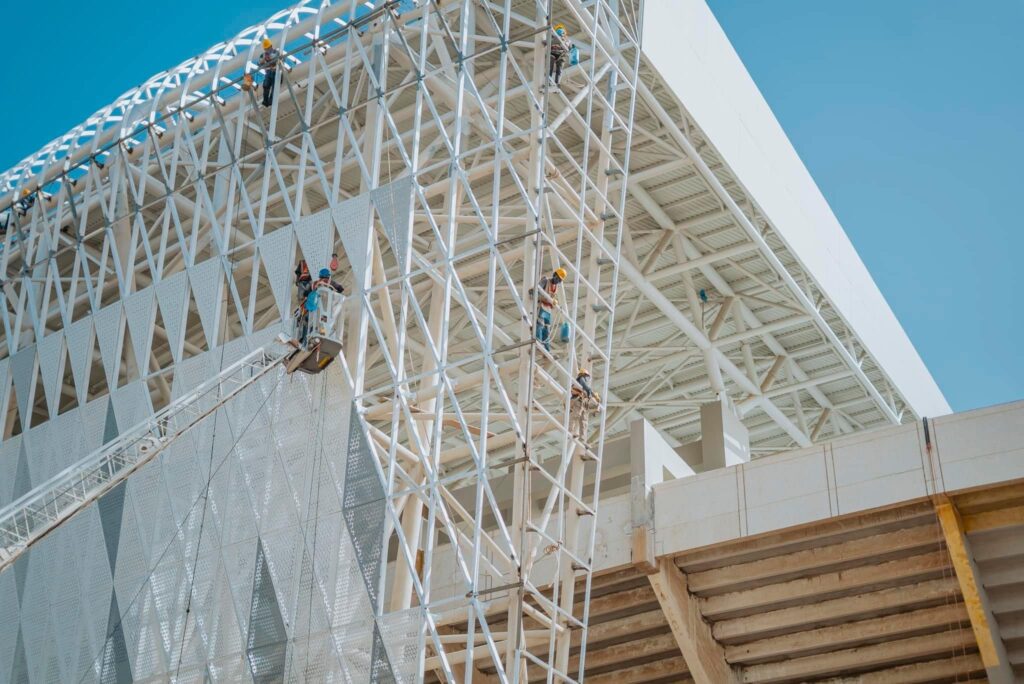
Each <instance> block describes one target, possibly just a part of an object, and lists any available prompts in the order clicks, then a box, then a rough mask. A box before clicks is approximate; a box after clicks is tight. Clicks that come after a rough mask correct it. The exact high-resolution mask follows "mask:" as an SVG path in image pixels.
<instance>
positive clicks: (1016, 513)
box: [962, 506, 1024, 533]
mask: <svg viewBox="0 0 1024 684" xmlns="http://www.w3.org/2000/svg"><path fill="white" fill-rule="evenodd" d="M962 523H963V531H964V532H965V533H966V532H983V531H985V530H994V529H998V528H1000V527H1013V526H1015V525H1024V506H1010V507H1009V508H999V509H996V510H994V511H982V512H981V513H971V514H969V515H964V516H963V518H962Z"/></svg>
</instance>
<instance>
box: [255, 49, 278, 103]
mask: <svg viewBox="0 0 1024 684" xmlns="http://www.w3.org/2000/svg"><path fill="white" fill-rule="evenodd" d="M279 58H280V54H279V53H278V51H277V48H275V47H274V44H273V43H272V42H271V41H270V39H269V38H264V39H263V54H262V55H260V61H259V66H260V68H261V69H263V74H264V75H263V106H264V107H269V106H270V105H272V104H273V103H274V84H275V82H276V81H277V60H278V59H279Z"/></svg>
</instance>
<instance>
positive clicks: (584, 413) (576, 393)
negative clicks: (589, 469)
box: [569, 367, 601, 444]
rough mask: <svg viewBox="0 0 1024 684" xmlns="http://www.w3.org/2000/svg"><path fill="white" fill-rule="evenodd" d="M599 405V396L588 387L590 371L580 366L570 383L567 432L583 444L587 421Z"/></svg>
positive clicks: (585, 437)
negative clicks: (570, 395) (570, 394)
mask: <svg viewBox="0 0 1024 684" xmlns="http://www.w3.org/2000/svg"><path fill="white" fill-rule="evenodd" d="M600 406H601V397H600V396H598V394H597V392H595V391H594V390H593V389H592V388H591V387H590V371H589V370H588V369H587V368H584V367H581V368H580V369H579V370H578V371H577V372H576V379H575V380H574V381H573V383H572V398H571V399H570V401H569V432H571V433H572V434H573V436H574V437H577V438H579V439H580V440H581V441H582V442H583V443H584V444H586V440H587V423H588V422H589V421H588V419H589V418H590V414H591V413H592V412H593V411H596V410H597V409H599V408H600Z"/></svg>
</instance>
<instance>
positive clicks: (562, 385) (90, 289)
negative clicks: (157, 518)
mask: <svg viewBox="0 0 1024 684" xmlns="http://www.w3.org/2000/svg"><path fill="white" fill-rule="evenodd" d="M641 5H642V3H639V2H632V1H631V2H620V1H619V0H566V1H564V2H558V3H551V2H546V1H542V0H515V1H513V0H504V1H499V2H471V1H470V0H460V1H452V2H439V1H438V2H425V3H420V4H419V6H414V5H412V4H411V3H399V2H384V3H378V6H377V7H375V8H372V9H370V8H367V7H366V6H365V3H359V2H355V0H352V1H350V2H348V1H346V2H338V3H335V4H333V5H332V4H329V3H326V2H325V3H321V4H319V5H316V6H315V7H314V6H313V5H312V3H308V6H299V7H297V8H295V9H293V10H292V11H291V13H290V14H282V15H281V16H280V17H279V19H280V21H279V23H276V24H275V23H273V22H272V23H271V24H269V25H267V27H266V28H261V29H260V30H259V31H255V32H253V33H252V34H251V35H249V34H247V35H244V36H243V37H241V38H239V39H236V40H235V41H232V42H231V43H229V44H226V45H225V46H223V47H224V49H223V51H222V53H221V54H220V55H207V56H206V57H204V58H203V59H201V60H199V61H197V62H195V63H194V64H193V65H192V67H193V71H192V72H191V73H189V74H183V73H181V72H175V73H174V74H173V75H165V77H164V78H163V80H162V81H160V82H159V84H157V85H154V84H150V85H148V86H146V87H145V88H144V89H142V90H140V91H137V92H136V93H134V94H129V95H128V96H126V97H125V98H122V100H119V102H118V103H115V105H113V106H112V108H111V109H110V110H108V111H106V112H105V113H104V115H103V117H101V118H100V119H97V120H96V121H92V122H90V124H89V125H88V126H87V127H86V128H87V130H86V129H80V130H78V131H76V132H73V133H72V134H70V137H69V138H67V139H66V140H64V141H63V142H61V143H59V144H57V145H55V146H51V148H49V149H48V150H46V151H44V153H43V156H42V157H40V158H38V159H36V160H35V161H33V162H29V163H27V164H25V165H22V166H21V167H19V168H17V169H15V170H13V171H11V172H9V173H8V174H7V175H6V176H4V179H3V180H4V181H5V182H6V183H7V184H8V185H9V186H13V185H19V187H20V184H22V183H24V181H25V179H26V178H27V177H28V176H29V175H30V174H32V175H34V177H35V178H36V181H37V183H38V186H39V189H38V191H37V194H35V195H34V197H35V198H36V202H35V204H34V205H32V206H28V207H24V211H23V212H22V211H19V210H17V209H13V208H12V211H13V214H12V217H11V225H10V226H9V229H8V231H7V233H6V236H5V239H4V244H3V252H2V254H0V269H2V271H3V272H4V273H5V274H8V277H7V278H6V282H5V283H4V291H5V294H6V295H7V297H6V299H5V305H4V306H3V307H0V321H2V325H3V330H4V334H5V337H6V342H7V345H8V348H9V349H10V350H12V353H11V354H10V355H9V356H8V357H7V358H6V359H3V360H2V361H0V363H3V364H4V367H3V368H0V374H2V375H3V378H7V377H8V372H9V373H10V377H11V378H12V379H13V385H14V390H15V391H14V397H15V399H16V405H17V406H16V408H14V407H12V409H11V410H10V411H8V410H7V409H8V407H7V406H6V405H4V406H0V414H2V415H4V416H6V417H7V419H6V425H5V426H4V427H5V433H4V434H5V435H10V434H12V433H14V432H17V431H22V432H24V431H26V430H28V429H30V428H31V427H33V426H35V425H38V424H39V423H40V422H42V421H44V420H46V419H47V418H49V417H53V416H57V415H62V414H64V413H66V412H68V411H70V410H75V407H76V406H77V407H85V406H87V405H88V400H89V399H90V398H93V397H96V396H101V395H102V394H103V393H104V392H110V393H112V394H113V393H114V392H116V391H117V390H118V389H119V388H120V387H122V386H123V385H125V384H127V383H134V382H141V383H144V385H145V387H146V388H147V390H148V391H149V392H150V394H151V396H152V397H153V402H154V406H155V407H156V408H159V407H160V406H166V405H168V404H169V403H170V402H171V394H170V389H169V384H168V383H169V380H170V379H171V377H173V374H174V372H175V368H176V365H177V364H178V363H179V362H181V361H183V360H186V359H188V358H190V357H192V356H195V355H197V354H199V353H202V352H203V351H206V350H209V349H214V348H217V347H218V346H221V345H224V344H225V343H226V342H228V341H229V340H233V339H235V338H238V337H244V336H250V335H253V334H254V333H256V332H258V331H261V330H263V329H265V328H267V327H268V326H270V325H273V324H277V323H280V322H282V321H284V320H287V319H288V318H289V317H290V315H291V310H292V306H293V305H294V304H295V302H294V301H293V300H292V297H291V290H292V284H291V272H292V268H293V266H294V265H295V262H296V261H297V260H298V259H300V258H301V259H305V260H306V261H307V262H308V265H309V267H310V269H311V270H312V271H314V272H315V271H317V270H319V269H320V268H321V267H325V266H327V265H328V263H329V262H330V260H331V257H332V254H338V255H340V257H341V271H342V273H344V277H343V278H342V279H343V281H344V283H345V285H346V287H347V288H348V289H349V290H350V292H351V296H350V298H349V300H348V302H347V303H346V308H345V311H346V316H347V317H348V321H347V323H346V325H345V337H344V349H345V354H344V358H343V359H342V361H343V365H344V368H345V371H346V373H345V377H346V379H347V382H349V383H350V384H351V392H352V396H353V400H354V405H355V407H356V414H355V415H354V417H353V420H354V421H356V422H357V423H358V427H354V428H352V435H354V436H353V437H352V438H351V440H352V441H350V443H349V444H348V446H347V448H348V449H349V451H351V450H353V449H356V448H362V446H360V445H359V440H360V439H362V438H361V437H359V436H358V435H360V434H365V435H366V436H367V437H366V439H367V440H368V443H367V444H366V445H365V446H366V447H367V448H369V449H370V450H371V451H372V453H373V454H374V455H375V456H376V457H377V458H376V460H375V463H376V465H377V467H378V470H377V474H378V476H379V478H380V482H381V486H382V491H383V492H384V496H385V499H386V503H387V507H386V516H387V517H386V526H385V534H384V536H383V537H382V538H381V539H380V547H381V549H380V551H379V553H380V554H381V556H382V557H383V558H384V559H386V560H387V562H385V563H381V564H380V568H381V569H380V573H379V576H378V577H373V578H371V579H370V580H368V582H369V584H370V585H374V586H376V587H378V589H377V590H375V591H373V592H371V597H372V600H373V603H374V605H373V610H374V613H375V619H378V620H382V619H383V617H384V616H385V615H389V614H394V613H399V612H405V613H406V614H415V615H417V616H419V617H418V620H419V623H420V624H422V629H421V630H420V632H419V636H418V643H417V645H418V650H417V653H419V658H420V661H419V670H420V672H421V676H426V677H435V678H439V679H442V680H444V681H471V680H472V679H473V678H474V677H476V678H478V679H486V678H497V679H498V680H500V681H503V682H508V681H535V680H538V679H542V680H546V681H568V682H573V681H580V680H581V679H582V676H583V671H584V664H585V643H586V630H587V606H588V602H589V588H590V575H591V565H592V556H593V544H594V534H595V526H594V524H593V522H594V520H595V513H596V507H597V500H598V497H599V494H600V467H601V466H600V464H601V455H602V447H603V444H604V426H605V410H604V408H603V406H602V407H601V408H599V409H598V410H596V411H595V413H594V415H593V416H592V418H593V419H592V420H591V421H590V422H589V424H588V425H587V426H586V428H585V429H583V430H577V433H578V434H575V435H574V434H573V432H572V431H571V430H570V419H571V412H572V411H573V410H575V404H574V402H573V401H572V398H571V397H572V391H571V390H572V387H573V382H574V378H575V376H576V373H577V369H578V368H580V367H582V366H586V367H587V368H588V369H589V370H590V372H591V374H592V378H593V379H594V381H595V389H597V390H598V395H599V396H601V397H607V396H608V380H609V370H610V368H611V362H612V352H613V346H612V328H613V324H614V322H615V303H616V300H617V298H618V294H617V290H616V288H617V274H618V269H619V252H620V242H621V240H622V235H623V228H624V223H625V222H624V211H625V205H626V196H627V192H628V184H627V182H626V181H627V174H628V169H629V166H630V151H631V136H632V131H633V112H634V108H635V102H636V94H637V87H638V84H637V79H638V74H639V73H640V49H639V44H640V17H641V16H642V6H641ZM556 23H562V24H564V25H565V26H566V28H567V30H568V32H569V35H570V36H571V37H572V39H573V41H574V42H575V45H576V47H577V48H578V50H579V54H580V60H579V64H578V65H574V66H571V67H569V66H567V67H566V72H565V74H564V76H563V78H562V82H561V85H560V87H558V86H555V85H554V84H553V83H551V81H550V79H549V75H548V71H549V45H550V41H551V39H552V26H553V24H556ZM267 28H269V29H270V30H271V38H272V39H273V41H274V43H275V46H276V47H277V48H278V49H279V50H281V52H282V55H283V57H282V66H281V68H280V69H278V71H277V78H278V84H277V94H276V97H275V99H274V101H273V104H272V105H271V106H269V107H265V108H261V107H260V106H259V103H258V98H257V93H256V92H253V91H252V90H250V89H248V88H247V87H246V83H247V81H246V75H247V74H251V73H252V72H254V71H255V66H254V61H255V59H256V52H257V49H258V48H257V46H258V39H259V38H262V37H263V35H265V32H266V29H267ZM55 160H59V161H60V163H59V164H55V163H54V162H55ZM43 186H45V190H44V187H43ZM50 190H52V192H50ZM46 193H49V194H46ZM557 267H561V268H564V269H565V270H566V271H567V272H568V276H567V278H566V281H565V283H564V284H563V286H562V289H561V291H560V293H559V297H558V303H557V306H555V307H554V321H553V323H552V328H553V330H555V331H557V337H556V339H555V340H554V341H553V343H552V345H551V346H552V348H551V349H550V350H549V349H547V348H545V346H544V345H543V344H541V343H540V342H539V341H538V339H537V335H536V331H535V321H536V320H537V315H538V306H539V303H538V297H539V288H538V287H537V285H538V281H539V280H540V278H541V277H542V276H544V275H547V274H550V273H551V272H552V270H554V269H555V268H557ZM11 274H17V276H16V277H11ZM15 350H16V351H15ZM8 369H9V371H8ZM37 376H38V378H40V379H41V382H39V381H38V380H37ZM5 387H6V385H5ZM37 387H42V388H43V389H42V390H41V391H37V389H36V388H37ZM6 395H7V393H6V392H5V393H4V396H3V399H2V402H4V403H6V401H7V396H6ZM339 411H340V409H339ZM346 420H348V419H347V418H346ZM353 425H355V423H353ZM341 449H342V450H343V449H344V447H341Z"/></svg>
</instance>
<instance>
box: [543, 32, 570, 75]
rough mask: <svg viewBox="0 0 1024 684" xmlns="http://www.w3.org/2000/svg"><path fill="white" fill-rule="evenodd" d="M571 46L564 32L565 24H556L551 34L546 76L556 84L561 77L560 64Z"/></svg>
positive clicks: (563, 62)
mask: <svg viewBox="0 0 1024 684" xmlns="http://www.w3.org/2000/svg"><path fill="white" fill-rule="evenodd" d="M572 48H573V44H572V41H571V40H569V35H568V34H567V33H566V32H565V26H564V25H563V24H556V25H555V30H554V32H553V33H552V35H551V66H550V67H549V68H548V78H551V79H552V80H554V82H555V85H558V82H559V81H560V80H561V78H562V66H563V65H564V64H565V60H566V57H568V55H569V51H570V50H572Z"/></svg>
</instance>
